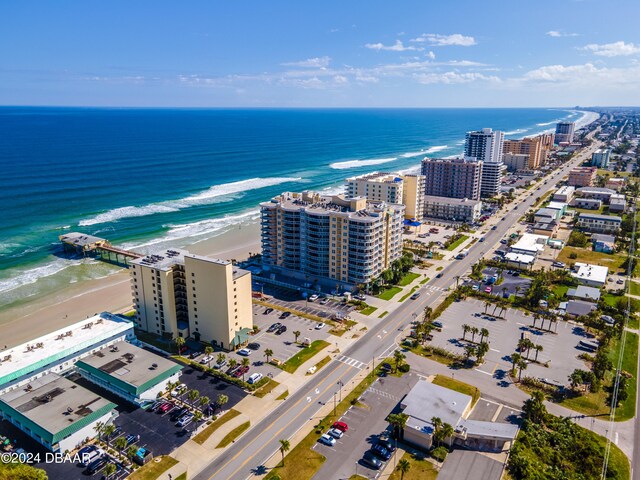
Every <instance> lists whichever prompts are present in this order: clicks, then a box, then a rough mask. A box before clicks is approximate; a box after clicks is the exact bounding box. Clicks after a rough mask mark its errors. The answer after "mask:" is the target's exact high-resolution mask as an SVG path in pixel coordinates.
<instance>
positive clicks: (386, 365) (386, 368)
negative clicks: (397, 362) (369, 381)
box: [380, 363, 392, 372]
mask: <svg viewBox="0 0 640 480" xmlns="http://www.w3.org/2000/svg"><path fill="white" fill-rule="evenodd" d="M380 369H381V370H383V371H385V372H390V371H391V370H392V369H391V364H390V363H383V364H382V365H380Z"/></svg>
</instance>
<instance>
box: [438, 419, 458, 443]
mask: <svg viewBox="0 0 640 480" xmlns="http://www.w3.org/2000/svg"><path fill="white" fill-rule="evenodd" d="M440 431H441V432H442V440H446V439H449V448H451V447H452V446H453V434H454V433H455V431H454V429H453V427H452V426H451V425H450V424H448V423H444V424H443V425H442V430H440Z"/></svg>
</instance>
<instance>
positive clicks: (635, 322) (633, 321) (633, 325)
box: [627, 315, 640, 330]
mask: <svg viewBox="0 0 640 480" xmlns="http://www.w3.org/2000/svg"><path fill="white" fill-rule="evenodd" d="M627 327H628V328H630V329H632V330H638V329H639V328H640V320H639V319H638V316H637V315H631V316H630V317H629V323H627Z"/></svg>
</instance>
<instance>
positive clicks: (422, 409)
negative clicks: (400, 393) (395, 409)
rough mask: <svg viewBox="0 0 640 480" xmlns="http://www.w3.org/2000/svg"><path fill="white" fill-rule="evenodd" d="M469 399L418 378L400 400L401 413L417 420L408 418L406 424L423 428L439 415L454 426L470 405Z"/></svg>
mask: <svg viewBox="0 0 640 480" xmlns="http://www.w3.org/2000/svg"><path fill="white" fill-rule="evenodd" d="M471 400H472V399H471V397H470V396H469V395H465V394H463V393H458V392H456V391H454V390H450V389H448V388H445V387H441V386H439V385H434V384H433V383H431V382H427V381H424V380H420V381H418V383H416V384H415V386H414V387H413V388H412V389H411V391H410V392H409V393H408V394H407V396H406V397H405V398H404V399H403V400H402V405H403V406H404V410H403V413H405V414H407V415H409V417H412V419H415V420H418V422H415V421H412V420H410V421H409V423H408V424H407V425H408V426H413V427H415V426H419V427H420V428H423V427H424V425H427V424H431V419H432V418H433V417H439V418H440V419H441V420H442V421H443V422H444V423H448V424H450V425H451V426H452V427H454V428H455V427H456V426H457V425H458V424H459V423H460V419H461V418H462V416H463V415H464V414H465V412H466V411H467V409H468V408H469V407H470V406H471ZM414 423H415V425H414Z"/></svg>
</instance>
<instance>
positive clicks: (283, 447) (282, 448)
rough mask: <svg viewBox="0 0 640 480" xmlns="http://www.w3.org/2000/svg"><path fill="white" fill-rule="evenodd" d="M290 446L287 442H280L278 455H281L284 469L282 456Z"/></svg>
mask: <svg viewBox="0 0 640 480" xmlns="http://www.w3.org/2000/svg"><path fill="white" fill-rule="evenodd" d="M289 448H291V444H290V443H289V440H280V453H281V454H282V466H283V467H284V454H285V453H287V452H288V451H289Z"/></svg>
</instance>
